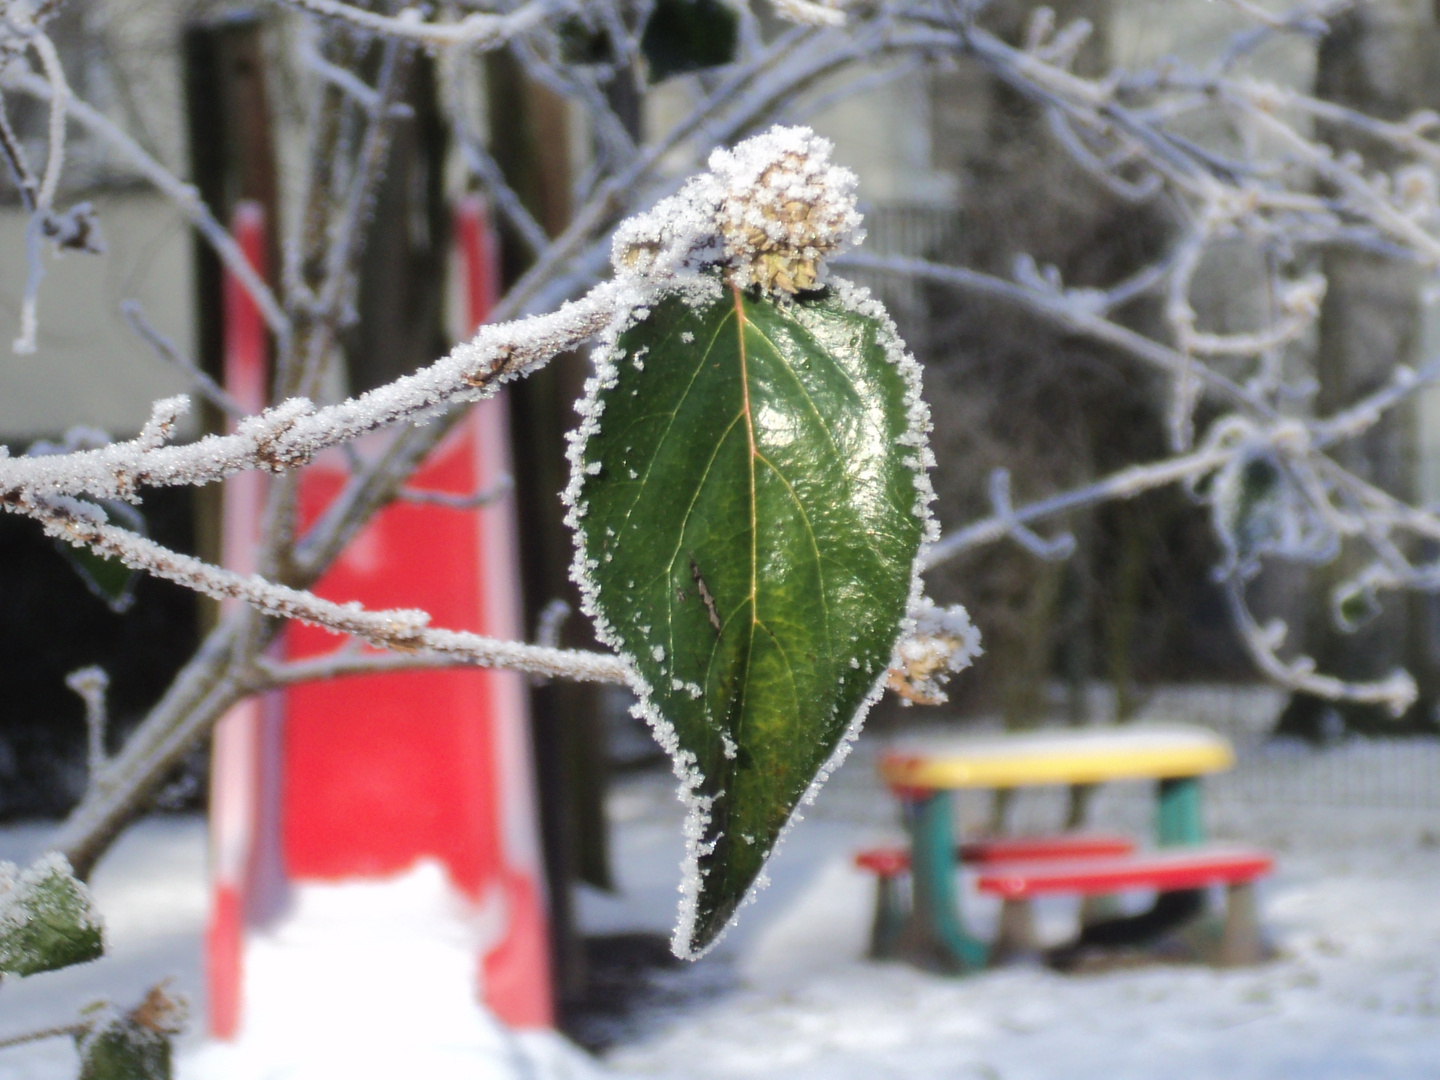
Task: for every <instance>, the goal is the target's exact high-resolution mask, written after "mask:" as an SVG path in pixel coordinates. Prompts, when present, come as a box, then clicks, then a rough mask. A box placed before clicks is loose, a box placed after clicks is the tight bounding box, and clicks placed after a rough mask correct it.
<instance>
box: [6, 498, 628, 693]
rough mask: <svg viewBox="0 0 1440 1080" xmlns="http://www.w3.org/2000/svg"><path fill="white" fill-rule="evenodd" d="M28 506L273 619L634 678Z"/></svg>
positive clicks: (79, 514)
mask: <svg viewBox="0 0 1440 1080" xmlns="http://www.w3.org/2000/svg"><path fill="white" fill-rule="evenodd" d="M20 512H21V513H23V514H25V515H26V516H28V517H32V518H35V519H36V520H38V521H39V522H40V523H41V524H42V525H43V526H44V527H45V531H46V532H47V533H48V534H50V535H51V536H54V537H56V538H57V539H61V540H65V541H67V542H68V543H72V544H86V545H88V546H89V547H90V548H91V549H92V550H93V551H95V552H97V553H99V554H102V555H105V556H108V557H111V558H115V559H119V560H120V561H121V562H122V563H124V564H125V565H126V566H129V567H130V568H132V569H135V570H144V571H146V572H148V573H150V574H153V575H155V576H156V577H161V578H165V579H166V580H168V581H173V582H175V583H177V584H179V585H184V586H185V587H186V588H189V589H194V590H195V591H196V592H199V593H203V594H204V595H206V596H209V597H211V598H212V599H216V600H228V599H237V600H243V601H245V602H246V603H247V604H249V605H251V606H252V607H254V608H255V609H256V610H258V611H260V612H262V613H263V614H265V615H269V616H271V617H273V618H279V619H298V620H299V621H301V622H307V623H310V624H312V625H315V626H322V627H324V628H325V629H327V630H333V631H335V632H336V633H341V634H348V635H350V636H352V637H356V638H359V639H361V640H363V641H365V642H367V643H368V644H370V645H374V646H376V647H377V648H383V649H393V650H397V651H400V652H417V651H418V652H432V653H439V654H443V655H447V656H452V657H455V658H456V659H458V660H461V661H463V662H466V663H470V664H474V665H475V666H477V667H504V668H507V669H510V670H515V671H522V672H525V673H527V674H531V675H543V676H546V677H549V678H567V679H575V680H578V681H581V682H628V681H629V674H628V669H627V666H626V664H625V662H624V661H623V660H621V659H619V658H618V657H614V656H609V655H605V654H603V653H586V652H578V651H574V650H565V649H547V648H542V647H541V646H538V645H527V644H525V643H524V642H519V641H502V640H498V639H496V638H491V637H485V636H483V635H481V634H473V633H469V632H468V631H463V630H434V629H430V628H429V627H428V625H427V623H428V622H429V619H430V616H429V615H427V614H426V613H425V612H423V611H418V610H401V609H390V610H384V611H370V610H366V609H365V608H363V607H361V606H360V605H359V604H358V603H354V602H351V603H348V604H337V603H335V602H334V601H331V600H324V599H322V598H320V597H318V596H316V595H314V594H313V593H309V592H306V591H304V590H302V589H292V588H290V587H288V586H285V585H276V584H274V583H273V582H268V581H265V580H264V579H263V578H261V577H260V576H259V575H258V574H251V575H248V576H247V575H243V574H237V573H235V572H234V571H231V570H224V569H222V568H220V567H218V566H212V565H211V564H209V563H206V562H204V561H202V560H200V559H197V558H194V557H193V556H190V555H181V554H179V553H178V552H174V551H171V550H169V549H168V548H166V547H163V546H162V545H160V544H157V543H156V542H155V541H153V540H151V539H149V538H148V537H143V536H139V535H137V534H135V533H132V532H129V531H128V530H125V529H121V528H117V527H116V526H114V525H109V524H105V523H104V521H103V520H102V518H101V516H100V515H99V514H97V513H96V512H95V509H94V508H93V507H88V506H86V505H85V504H83V503H77V502H75V501H74V500H66V501H65V502H63V503H62V502H46V503H37V504H32V505H30V506H26V507H22V508H20Z"/></svg>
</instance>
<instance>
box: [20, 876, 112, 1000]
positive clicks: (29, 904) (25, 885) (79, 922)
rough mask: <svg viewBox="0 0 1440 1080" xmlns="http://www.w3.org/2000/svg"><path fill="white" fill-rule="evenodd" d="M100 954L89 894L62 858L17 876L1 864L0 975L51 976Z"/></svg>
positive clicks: (100, 934)
mask: <svg viewBox="0 0 1440 1080" xmlns="http://www.w3.org/2000/svg"><path fill="white" fill-rule="evenodd" d="M104 951H105V944H104V939H103V932H102V929H101V922H100V917H99V915H98V914H96V912H95V909H94V906H93V903H92V901H91V898H90V890H89V889H87V888H86V887H85V885H84V884H83V883H82V882H80V881H78V880H76V878H75V877H74V875H73V874H71V872H70V864H69V863H68V862H67V861H66V860H65V857H64V856H63V855H55V854H52V855H47V856H46V857H45V858H43V859H41V860H40V861H39V862H37V863H35V864H34V865H33V866H31V867H29V868H28V869H26V870H25V871H24V872H23V873H19V874H17V873H16V868H15V866H14V864H12V863H0V973H4V974H8V975H34V974H35V973H36V972H40V971H54V970H56V969H57V968H63V967H69V966H70V965H72V964H83V963H86V962H87V961H90V960H94V959H97V958H98V957H99V956H101V955H102V954H103V953H104Z"/></svg>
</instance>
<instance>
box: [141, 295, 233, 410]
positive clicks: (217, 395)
mask: <svg viewBox="0 0 1440 1080" xmlns="http://www.w3.org/2000/svg"><path fill="white" fill-rule="evenodd" d="M120 314H122V315H124V316H125V321H126V322H128V323H129V324H130V328H131V329H132V330H134V331H135V333H137V334H139V335H140V337H141V338H143V339H144V340H145V343H146V344H147V345H149V346H150V348H151V349H152V350H154V352H155V355H156V356H158V357H159V358H160V359H161V360H164V361H165V362H166V363H167V364H169V365H170V366H171V367H172V368H174V369H175V370H176V371H178V372H180V374H182V375H184V376H185V377H186V378H187V379H189V380H190V384H191V385H192V386H194V388H195V390H196V391H197V392H198V393H199V394H200V396H201V397H203V398H204V399H205V400H206V401H208V402H209V403H210V404H211V405H214V406H215V407H216V408H217V409H219V410H220V411H221V412H223V413H224V414H225V415H226V416H228V417H230V418H231V419H232V420H243V419H245V417H247V416H249V415H250V414H249V413H248V412H246V411H245V408H244V407H243V406H242V405H241V404H240V403H239V402H238V401H236V400H235V399H234V398H233V397H231V396H230V395H229V394H227V393H226V392H225V388H224V387H222V386H221V385H220V384H219V383H217V382H216V381H215V380H214V379H212V378H211V377H210V376H209V375H207V374H205V372H203V371H201V370H200V369H199V368H198V367H197V366H196V365H195V362H194V361H193V360H190V359H188V358H186V357H184V356H181V355H180V350H179V349H177V348H176V347H175V343H174V342H173V341H171V340H170V339H169V338H168V337H166V336H165V335H164V334H162V333H161V332H160V330H159V329H158V328H157V327H156V326H155V324H154V323H152V322H151V321H150V320H149V319H147V318H146V317H145V311H144V309H143V308H141V306H140V302H139V301H138V300H122V301H120Z"/></svg>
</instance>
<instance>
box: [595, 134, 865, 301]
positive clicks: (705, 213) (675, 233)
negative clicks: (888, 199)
mask: <svg viewBox="0 0 1440 1080" xmlns="http://www.w3.org/2000/svg"><path fill="white" fill-rule="evenodd" d="M831 149H832V146H831V143H830V141H829V140H828V139H822V138H820V137H819V136H818V135H816V134H815V133H814V132H812V131H811V130H810V129H809V128H800V127H779V126H776V127H773V128H771V129H770V130H769V131H767V132H765V133H764V134H763V135H757V136H755V137H754V138H750V139H747V140H745V141H744V142H742V143H740V144H739V145H738V146H736V147H735V148H734V149H733V150H716V151H715V152H714V153H712V154H711V155H710V161H709V165H710V172H709V173H706V174H704V175H701V176H698V177H696V178H695V179H693V180H691V181H690V182H689V183H688V184H686V185H685V187H684V188H683V189H682V190H681V191H680V193H679V194H677V195H674V196H672V197H671V198H668V199H664V200H662V201H661V202H660V203H658V204H657V205H656V206H655V208H654V209H653V210H651V211H650V212H648V213H645V214H641V215H638V216H637V217H635V218H632V219H631V220H630V221H627V222H626V223H625V224H623V225H622V226H621V227H620V228H619V229H618V230H617V231H616V234H615V242H614V248H613V250H614V263H615V267H616V269H617V270H618V271H619V272H620V273H622V274H634V275H638V276H640V277H644V278H650V279H660V278H667V277H675V276H683V275H684V273H685V272H686V271H687V270H688V271H691V272H693V271H695V270H697V269H700V268H703V267H708V266H714V265H717V264H718V265H721V266H723V267H724V271H725V278H726V280H727V281H729V282H730V283H731V284H732V285H735V286H736V287H737V288H742V289H744V288H749V287H751V286H755V287H758V288H759V289H760V290H761V291H763V292H766V293H770V294H772V295H773V294H785V295H793V294H795V293H797V292H803V291H805V290H807V289H813V288H815V287H816V286H818V285H820V284H822V283H823V282H824V279H825V267H824V260H825V259H827V258H831V257H833V256H835V255H837V254H839V253H840V252H842V251H843V250H845V248H847V247H849V246H850V245H852V244H856V243H858V242H859V241H860V240H861V239H862V238H863V235H864V234H863V233H861V232H860V220H861V219H860V214H859V212H858V211H857V210H856V209H855V187H856V179H855V174H854V173H852V172H851V171H850V170H849V169H845V168H841V167H840V166H838V165H833V164H831V162H830V151H831Z"/></svg>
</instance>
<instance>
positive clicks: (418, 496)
mask: <svg viewBox="0 0 1440 1080" xmlns="http://www.w3.org/2000/svg"><path fill="white" fill-rule="evenodd" d="M514 490H515V480H514V479H513V478H512V477H511V476H510V474H509V473H506V474H505V475H503V476H501V477H500V479H498V480H496V481H495V483H493V484H491V485H490V486H489V487H488V488H485V489H484V490H482V491H476V492H472V493H471V494H469V495H460V494H457V493H456V492H452V491H426V490H424V489H422V488H412V487H403V488H401V489H400V491H399V492H398V493H397V494H396V496H395V497H396V498H397V499H399V500H400V501H401V502H408V503H415V504H417V505H420V506H443V507H445V508H446V509H447V510H479V509H480V508H481V507H485V506H489V505H490V504H491V503H493V502H495V501H496V500H498V499H503V498H504V497H505V496H506V495H508V494H510V492H512V491H514Z"/></svg>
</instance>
